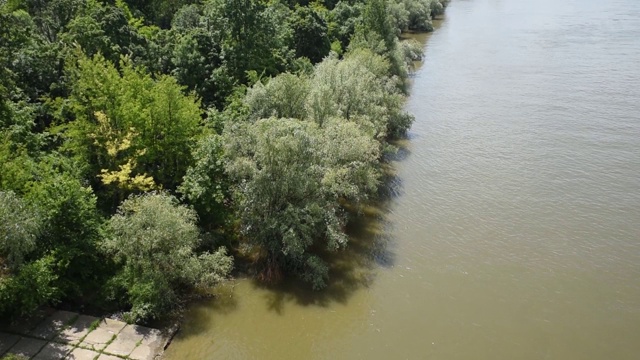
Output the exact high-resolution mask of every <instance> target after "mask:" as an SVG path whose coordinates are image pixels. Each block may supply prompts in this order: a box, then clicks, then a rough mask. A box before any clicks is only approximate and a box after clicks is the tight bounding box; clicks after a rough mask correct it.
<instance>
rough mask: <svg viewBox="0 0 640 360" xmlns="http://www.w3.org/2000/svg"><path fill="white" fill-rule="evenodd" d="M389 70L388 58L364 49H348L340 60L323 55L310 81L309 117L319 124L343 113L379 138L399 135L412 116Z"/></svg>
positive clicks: (405, 128)
mask: <svg viewBox="0 0 640 360" xmlns="http://www.w3.org/2000/svg"><path fill="white" fill-rule="evenodd" d="M389 72H390V65H389V61H387V60H386V59H385V58H384V57H383V56H380V55H376V54H374V53H372V52H371V51H370V50H367V49H359V50H352V51H350V52H349V53H348V54H347V55H345V57H344V59H343V60H340V59H338V58H336V57H332V58H327V59H326V60H325V61H323V62H322V63H320V64H318V66H317V67H316V69H315V71H314V74H313V77H312V78H311V81H310V85H309V88H310V89H311V91H310V94H309V97H308V100H307V101H308V102H307V107H308V109H309V113H310V117H311V118H312V119H313V120H315V121H316V122H318V123H320V124H322V123H323V122H324V121H325V120H327V119H329V118H331V117H343V118H345V119H346V120H349V121H353V122H356V123H358V124H360V126H361V127H362V129H363V130H364V131H366V132H367V133H370V134H372V136H373V137H375V138H377V139H379V140H383V139H385V138H387V137H395V136H398V135H401V134H402V133H403V132H404V131H406V130H407V129H408V127H409V126H410V125H411V121H412V118H411V116H410V115H408V114H407V113H406V112H404V111H403V109H402V107H403V99H404V97H403V96H402V94H401V92H400V91H399V90H398V87H397V85H396V84H397V78H394V77H390V76H389Z"/></svg>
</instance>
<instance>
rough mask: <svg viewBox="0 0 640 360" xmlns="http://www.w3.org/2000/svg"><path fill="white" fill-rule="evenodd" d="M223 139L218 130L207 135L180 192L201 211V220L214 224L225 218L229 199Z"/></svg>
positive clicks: (203, 222) (204, 224)
mask: <svg viewBox="0 0 640 360" xmlns="http://www.w3.org/2000/svg"><path fill="white" fill-rule="evenodd" d="M223 146H224V145H223V139H222V137H221V136H220V135H218V134H211V135H209V136H205V137H203V138H202V139H201V140H200V141H199V143H198V146H197V147H196V148H195V150H194V152H193V158H194V160H195V163H194V165H193V166H192V167H190V168H189V169H188V170H187V173H186V175H185V176H184V180H183V182H182V184H181V185H180V187H179V188H178V192H180V193H181V194H182V195H183V200H186V201H187V202H188V203H189V204H191V205H193V207H194V208H195V209H196V211H197V212H198V215H199V218H200V223H201V224H202V225H203V226H207V227H211V226H212V225H216V224H218V225H219V224H220V223H221V222H222V220H223V219H224V218H225V215H226V212H227V209H226V208H225V202H226V201H228V200H229V195H228V187H229V184H228V180H227V177H226V174H225V172H224V165H225V164H224V147H223Z"/></svg>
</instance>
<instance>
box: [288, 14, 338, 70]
mask: <svg viewBox="0 0 640 360" xmlns="http://www.w3.org/2000/svg"><path fill="white" fill-rule="evenodd" d="M291 26H292V28H293V33H294V36H293V45H294V46H293V48H294V49H295V51H296V56H297V57H306V58H308V59H309V60H311V62H312V63H317V62H319V61H320V60H322V58H324V57H325V56H327V54H329V50H330V49H331V44H330V42H329V38H328V37H327V30H328V29H327V24H326V23H325V21H324V19H322V18H321V17H320V15H318V13H317V12H316V11H315V10H314V9H312V8H310V7H305V6H299V7H297V8H296V10H295V12H294V16H293V20H292V22H291Z"/></svg>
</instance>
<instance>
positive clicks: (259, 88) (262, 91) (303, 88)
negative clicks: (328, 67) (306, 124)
mask: <svg viewBox="0 0 640 360" xmlns="http://www.w3.org/2000/svg"><path fill="white" fill-rule="evenodd" d="M309 91H310V88H309V79H308V78H307V77H306V76H297V75H293V74H290V73H284V74H280V75H278V76H276V77H274V78H272V79H270V80H269V81H268V82H267V84H266V85H265V84H263V83H262V82H257V83H256V84H255V85H254V86H252V87H251V88H249V89H248V90H247V95H246V97H245V99H244V102H245V104H247V106H248V108H249V111H250V114H251V115H250V116H251V119H253V120H257V119H263V118H268V117H272V116H273V117H284V118H294V119H305V118H307V109H306V102H307V99H308V96H309Z"/></svg>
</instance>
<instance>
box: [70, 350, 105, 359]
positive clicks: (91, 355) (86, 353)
mask: <svg viewBox="0 0 640 360" xmlns="http://www.w3.org/2000/svg"><path fill="white" fill-rule="evenodd" d="M98 355H100V353H97V352H95V351H91V350H87V349H81V348H75V349H73V351H72V352H71V353H70V354H69V355H67V357H66V358H65V360H93V359H96V358H97V357H98Z"/></svg>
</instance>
